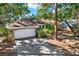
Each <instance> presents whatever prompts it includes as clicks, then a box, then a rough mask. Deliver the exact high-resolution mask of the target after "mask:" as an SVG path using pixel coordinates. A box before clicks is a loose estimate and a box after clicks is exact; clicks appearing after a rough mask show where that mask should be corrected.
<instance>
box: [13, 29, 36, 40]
mask: <svg viewBox="0 0 79 59" xmlns="http://www.w3.org/2000/svg"><path fill="white" fill-rule="evenodd" d="M14 36H15V39H20V38H27V37H34V36H36V33H35V28H30V29H27V28H25V29H18V30H14Z"/></svg>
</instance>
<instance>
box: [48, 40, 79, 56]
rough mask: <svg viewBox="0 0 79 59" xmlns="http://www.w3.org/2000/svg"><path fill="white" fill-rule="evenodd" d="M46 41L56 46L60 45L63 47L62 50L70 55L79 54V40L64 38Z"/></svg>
mask: <svg viewBox="0 0 79 59" xmlns="http://www.w3.org/2000/svg"><path fill="white" fill-rule="evenodd" d="M48 43H49V44H51V45H55V46H57V47H60V48H62V49H63V52H65V53H67V54H71V55H79V40H75V39H72V40H69V39H65V40H61V41H59V40H56V39H55V40H52V39H50V40H48Z"/></svg>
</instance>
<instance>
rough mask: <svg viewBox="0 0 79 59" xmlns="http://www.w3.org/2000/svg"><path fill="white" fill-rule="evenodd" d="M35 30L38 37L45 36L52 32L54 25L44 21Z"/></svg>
mask: <svg viewBox="0 0 79 59" xmlns="http://www.w3.org/2000/svg"><path fill="white" fill-rule="evenodd" d="M36 32H37V36H38V37H39V38H46V37H48V36H51V35H52V34H53V33H54V26H53V25H52V24H49V23H46V24H44V25H43V26H42V27H39V28H38V29H37V30H36Z"/></svg>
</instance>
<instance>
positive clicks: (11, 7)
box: [0, 3, 30, 23]
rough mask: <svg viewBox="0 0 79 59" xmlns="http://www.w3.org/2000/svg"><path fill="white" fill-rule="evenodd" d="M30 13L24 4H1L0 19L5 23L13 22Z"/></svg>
mask: <svg viewBox="0 0 79 59" xmlns="http://www.w3.org/2000/svg"><path fill="white" fill-rule="evenodd" d="M29 12H30V11H29V10H28V5H27V4H22V3H14V4H12V3H9V4H8V3H3V4H0V19H3V20H5V22H8V23H10V22H12V21H14V20H16V19H18V18H19V17H21V18H22V17H23V16H24V15H25V14H28V13H29Z"/></svg>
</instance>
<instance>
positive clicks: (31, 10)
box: [28, 3, 38, 15]
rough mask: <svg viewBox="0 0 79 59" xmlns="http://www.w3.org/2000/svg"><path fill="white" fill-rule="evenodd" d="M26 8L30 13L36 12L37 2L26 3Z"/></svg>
mask: <svg viewBox="0 0 79 59" xmlns="http://www.w3.org/2000/svg"><path fill="white" fill-rule="evenodd" d="M28 7H29V8H28V9H29V10H30V14H34V15H35V14H36V13H37V7H38V5H37V4H32V3H28Z"/></svg>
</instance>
